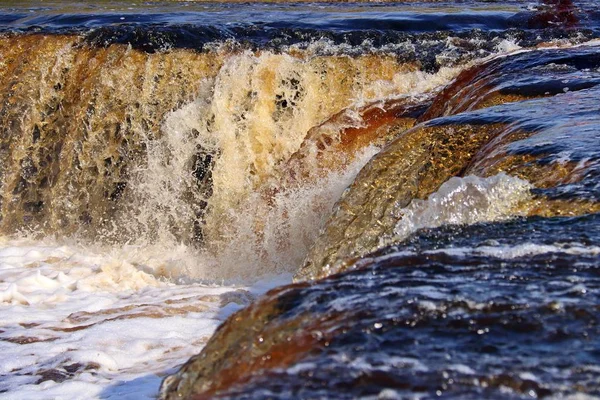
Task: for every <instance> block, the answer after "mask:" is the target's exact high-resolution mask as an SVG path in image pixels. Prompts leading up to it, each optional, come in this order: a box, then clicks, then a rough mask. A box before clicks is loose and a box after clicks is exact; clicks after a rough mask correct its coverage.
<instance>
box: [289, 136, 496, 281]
mask: <svg viewBox="0 0 600 400" xmlns="http://www.w3.org/2000/svg"><path fill="white" fill-rule="evenodd" d="M503 128H504V125H502V124H492V125H483V126H482V125H468V124H464V125H442V126H418V127H415V128H413V129H411V130H409V131H407V132H405V133H404V134H402V135H401V136H400V137H398V138H397V139H396V140H394V141H393V142H392V143H391V144H390V145H389V146H388V147H386V148H385V149H384V150H383V151H382V152H381V153H379V154H378V155H377V156H376V157H374V158H373V160H371V162H369V164H368V165H367V166H366V167H365V168H364V169H363V170H362V171H361V173H360V174H359V175H358V176H357V177H356V180H355V181H354V183H353V184H352V185H351V186H350V188H349V190H348V191H347V192H346V193H345V194H344V196H343V197H342V198H341V199H340V200H339V201H338V204H337V206H336V210H334V212H333V214H332V216H331V217H330V219H329V221H328V223H327V225H326V227H325V230H324V233H323V234H322V236H321V238H322V240H318V241H317V243H316V244H315V246H314V247H313V249H312V250H311V252H310V253H309V255H308V256H307V258H306V262H305V264H304V266H303V267H302V268H301V269H300V271H299V272H298V273H297V274H296V277H295V279H317V278H322V277H325V276H327V275H330V274H332V273H336V272H340V271H343V270H344V265H343V264H344V262H345V260H349V259H354V258H356V257H360V256H362V255H366V254H368V253H370V252H372V251H374V250H376V249H377V248H378V246H379V245H380V243H379V240H380V238H381V237H383V236H385V235H386V234H389V233H391V229H392V228H393V226H394V225H395V222H396V220H397V218H396V217H395V215H394V211H396V210H398V209H400V208H403V207H406V206H407V205H408V204H409V203H410V202H411V201H412V199H415V198H417V199H425V198H427V196H428V195H429V194H431V193H433V192H434V191H436V190H437V189H438V188H439V187H440V186H441V185H442V184H443V183H444V182H446V181H447V180H448V179H450V178H451V177H453V176H457V175H460V174H461V173H462V171H463V169H464V167H465V165H467V164H468V163H469V161H470V160H471V158H472V157H473V156H474V155H475V153H476V152H477V150H478V149H479V148H481V146H483V145H484V144H485V143H488V142H489V141H490V140H491V139H492V138H493V137H495V136H496V135H498V134H499V133H500V132H502V129H503ZM324 238H326V239H324ZM323 239H324V240H323Z"/></svg>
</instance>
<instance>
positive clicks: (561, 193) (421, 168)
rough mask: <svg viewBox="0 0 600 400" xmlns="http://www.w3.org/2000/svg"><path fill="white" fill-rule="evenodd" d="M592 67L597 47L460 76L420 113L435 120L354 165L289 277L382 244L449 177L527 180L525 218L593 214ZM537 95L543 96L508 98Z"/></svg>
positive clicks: (537, 54) (347, 260)
mask: <svg viewBox="0 0 600 400" xmlns="http://www.w3.org/2000/svg"><path fill="white" fill-rule="evenodd" d="M598 67H600V53H599V52H598V49H597V48H595V47H589V48H586V47H583V48H575V49H568V50H567V49H563V50H546V51H530V52H526V53H522V54H517V55H514V56H507V57H504V58H499V59H496V60H492V61H490V62H488V63H486V64H484V65H483V66H476V67H474V68H473V69H472V70H468V71H466V72H464V73H463V74H461V76H459V77H458V78H457V80H456V81H455V82H454V83H453V84H451V85H450V86H449V87H448V88H447V89H446V90H444V91H443V92H442V93H440V95H438V97H437V98H436V99H434V101H433V104H432V106H431V108H430V109H429V110H428V111H427V112H426V113H425V114H424V116H423V117H422V118H427V117H435V116H440V115H441V116H442V117H440V118H434V119H432V120H430V121H427V122H423V123H421V124H420V125H418V126H416V127H415V128H413V129H411V130H409V131H407V132H405V133H403V134H402V135H401V136H400V137H398V138H397V139H395V140H394V141H393V142H392V143H391V144H390V145H388V146H387V147H386V148H385V149H384V150H383V151H382V152H381V153H380V154H378V155H377V156H375V157H374V158H373V160H371V162H370V163H369V164H368V165H367V166H366V167H365V168H364V169H363V170H362V171H361V173H360V174H359V176H357V178H356V180H355V181H354V183H353V184H352V186H351V187H350V188H349V190H348V191H346V192H345V193H344V195H343V196H342V198H341V199H340V200H339V201H338V204H337V206H336V209H335V210H334V213H333V215H332V216H331V218H330V220H329V221H328V223H327V225H326V227H325V230H324V233H323V235H322V236H321V237H320V239H318V240H317V242H316V244H315V246H314V247H313V249H312V250H311V252H310V253H309V255H308V257H307V259H306V261H305V263H304V266H303V267H302V268H301V270H300V271H299V272H298V273H297V275H296V279H298V280H303V279H316V278H322V277H324V276H327V275H329V274H331V273H336V272H340V271H343V270H345V269H346V268H347V266H348V265H353V264H354V260H355V259H357V258H360V257H361V256H364V255H366V254H368V253H370V252H373V251H375V250H377V249H378V248H380V247H382V246H384V245H386V244H390V243H389V242H386V241H385V240H383V239H382V238H385V237H390V236H392V237H393V232H392V231H393V229H394V227H395V226H396V223H397V222H398V219H399V218H401V217H399V215H400V214H401V213H402V211H401V210H402V209H403V208H404V207H406V206H408V204H409V203H410V202H411V201H412V200H413V199H426V198H427V197H428V196H429V195H430V194H432V193H433V192H435V191H437V190H438V188H439V187H440V185H441V184H442V183H444V182H446V181H447V180H448V179H449V178H451V177H453V176H466V175H469V174H474V175H479V176H491V175H495V174H498V173H500V172H505V173H508V174H510V175H513V176H517V177H519V178H522V179H526V180H528V181H529V182H531V183H532V184H533V185H534V186H536V187H537V188H538V189H539V190H536V191H535V193H536V194H537V195H539V197H538V198H537V199H536V200H535V202H537V203H536V204H535V205H532V204H528V205H526V206H523V207H522V210H521V211H523V212H525V213H529V214H540V215H546V216H552V215H577V214H583V213H589V212H595V211H598V210H600V206H599V205H598V200H599V198H598V193H599V190H598V176H599V175H600V165H599V163H598V161H595V160H596V154H598V152H599V151H600V148H598V141H597V139H596V132H598V130H600V125H599V124H600V120H599V119H598V118H599V117H598V115H597V106H598V98H599V93H600V89H598V86H597V85H598V84H600V73H599V72H598ZM488 68H489V70H488ZM569 85H570V86H569ZM560 87H562V89H561V90H558V88H560ZM571 87H572V88H573V90H574V91H571ZM540 88H544V90H546V89H547V90H548V91H547V92H542V91H541V90H542V89H540ZM557 92H560V94H555V93H557ZM513 94H517V95H518V97H517V98H515V97H513ZM551 94H555V95H554V96H551ZM536 96H538V97H539V96H541V97H544V98H540V99H532V100H521V101H517V100H518V99H519V98H530V97H536ZM547 96H551V97H547ZM490 102H491V104H496V103H502V102H505V104H499V105H496V106H493V107H486V106H487V105H489V104H490ZM442 105H443V106H442ZM482 107H486V108H482ZM475 110H476V111H475ZM454 113H456V114H454ZM444 115H449V116H444ZM565 198H569V201H560V202H556V201H553V200H560V199H563V200H564V199H565ZM517 211H518V210H515V212H517Z"/></svg>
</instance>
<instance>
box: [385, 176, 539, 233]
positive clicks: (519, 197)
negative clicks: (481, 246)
mask: <svg viewBox="0 0 600 400" xmlns="http://www.w3.org/2000/svg"><path fill="white" fill-rule="evenodd" d="M531 188H532V185H531V184H530V183H529V182H527V181H524V180H522V179H519V178H516V177H512V176H509V175H506V174H504V173H501V174H498V175H494V176H491V177H489V178H480V177H477V176H466V177H464V178H459V177H453V178H450V179H449V180H448V181H447V182H446V183H444V184H443V185H442V186H441V187H440V188H439V190H438V191H437V192H435V193H433V194H431V195H430V196H429V198H428V199H427V200H419V199H414V200H413V201H412V202H411V203H410V205H409V206H408V207H405V208H402V209H400V210H398V211H397V213H396V215H397V217H398V218H399V220H398V223H397V224H396V226H395V227H394V239H393V240H396V241H397V240H402V239H404V238H406V237H408V236H409V235H410V234H411V233H413V232H416V231H417V230H418V229H421V228H435V227H439V226H442V225H450V224H455V225H459V224H460V225H462V224H474V223H477V222H492V221H501V220H504V219H507V218H510V217H513V216H514V215H515V213H516V209H517V206H519V205H520V204H522V203H523V202H525V201H526V200H528V199H530V198H531V194H530V190H531ZM383 240H384V241H386V242H387V241H389V238H385V239H383Z"/></svg>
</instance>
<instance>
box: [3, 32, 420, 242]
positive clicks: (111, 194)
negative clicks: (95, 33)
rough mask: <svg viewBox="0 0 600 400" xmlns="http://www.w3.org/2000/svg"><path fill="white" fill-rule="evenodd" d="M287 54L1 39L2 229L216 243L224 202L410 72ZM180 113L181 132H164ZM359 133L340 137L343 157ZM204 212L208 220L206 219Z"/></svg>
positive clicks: (362, 60) (373, 60)
mask: <svg viewBox="0 0 600 400" xmlns="http://www.w3.org/2000/svg"><path fill="white" fill-rule="evenodd" d="M296 53H297V54H296V55H294V56H290V55H287V54H274V53H270V52H268V51H258V52H250V51H247V52H243V51H242V52H239V51H237V52H231V51H229V50H223V49H221V50H214V51H213V50H207V51H203V52H197V51H193V50H187V49H173V50H168V51H166V50H165V51H159V52H154V53H145V52H143V51H139V50H136V49H133V48H131V47H128V46H126V45H120V44H112V45H109V46H104V47H96V46H93V45H90V44H88V43H86V42H85V40H84V39H83V38H82V37H80V36H76V35H40V34H31V35H10V36H7V37H2V38H0V55H1V58H2V62H3V64H4V65H5V66H6V68H0V122H1V128H0V129H2V131H1V132H0V133H1V134H2V138H1V139H0V165H1V166H2V175H1V176H0V180H1V182H2V185H1V187H2V193H1V200H0V201H1V207H2V221H1V222H0V230H1V231H2V232H4V233H7V234H12V233H14V232H16V231H21V230H25V231H27V232H33V233H36V234H39V235H44V234H48V233H50V234H59V235H71V234H74V233H75V234H77V235H80V236H84V237H86V236H87V237H93V238H94V239H95V240H96V239H99V238H100V239H102V238H105V239H106V240H109V241H115V240H117V241H118V240H129V238H131V235H132V234H134V235H135V236H137V237H147V238H150V239H149V240H152V238H156V237H158V236H160V235H164V233H165V232H166V233H167V234H168V235H171V236H172V237H173V238H175V240H177V241H182V242H184V243H193V242H195V241H196V240H198V238H199V237H200V238H201V237H202V236H204V238H206V235H207V234H208V235H211V234H212V236H213V237H215V238H218V237H222V236H223V226H230V225H231V220H230V218H229V217H228V215H229V214H230V211H231V209H235V207H236V205H237V204H238V203H239V202H240V201H242V200H243V199H244V198H245V197H246V196H247V195H248V193H250V192H251V191H253V190H256V189H257V188H258V187H259V186H260V185H262V184H263V183H264V182H265V180H268V179H271V178H272V177H273V175H274V174H275V173H276V170H277V167H278V166H280V165H281V164H283V163H285V162H287V160H288V159H289V158H290V157H291V156H292V154H294V153H295V152H296V151H298V149H299V148H300V147H301V145H302V142H303V141H304V138H305V136H306V134H307V132H308V131H309V129H310V128H311V127H314V126H316V125H319V124H321V123H322V122H323V121H326V120H327V119H328V118H330V117H331V116H332V115H334V114H336V113H339V112H340V111H341V110H343V109H345V108H347V107H349V106H351V105H352V102H353V99H355V98H364V99H366V100H367V102H368V101H369V99H374V98H379V97H387V96H388V95H389V92H390V91H393V88H390V87H386V84H385V83H386V82H388V81H391V80H392V79H393V78H394V77H395V76H397V75H398V74H400V75H401V74H404V73H407V74H410V73H411V72H414V71H415V70H417V66H416V65H414V64H405V63H401V62H398V60H396V59H395V58H394V57H391V56H379V55H370V54H365V55H362V56H357V57H348V56H314V55H313V56H308V55H307V54H308V53H304V52H302V51H299V50H298V51H296ZM194 102H197V104H195V103H194ZM186 107H187V109H189V110H190V115H189V116H188V115H185V114H184V115H181V116H177V118H178V119H179V120H180V121H183V123H182V126H176V127H175V128H172V127H170V126H165V125H168V124H169V123H172V122H173V118H172V120H171V121H169V120H168V117H169V116H170V115H172V114H173V112H174V111H179V112H183V111H185V110H184V109H185V108H186ZM194 113H195V114H194ZM370 113H375V114H377V113H378V111H377V110H375V109H374V110H372V111H369V112H367V114H366V118H367V119H369V118H370V115H371V114H370ZM177 118H175V119H177ZM186 118H188V120H186ZM186 124H187V125H186ZM169 129H171V130H172V132H171V131H168V130H169ZM174 129H177V130H174ZM349 132H350V131H349ZM168 135H173V136H174V137H173V139H170V138H166V139H165V136H168ZM175 136H180V138H177V137H175ZM342 136H343V137H344V138H349V137H351V136H352V137H357V136H358V135H357V133H356V132H354V133H352V135H350V134H344V135H342ZM366 141H367V140H363V141H362V142H361V143H360V144H357V142H356V140H354V139H353V140H352V141H351V143H350V142H348V141H347V140H346V139H344V144H345V145H347V147H348V150H347V152H348V153H350V152H353V151H355V149H356V148H358V147H359V146H363V145H364V144H365V142H366ZM178 146H179V147H182V146H188V149H187V150H186V151H187V153H189V156H185V157H187V159H185V160H178V159H175V157H177V156H178V154H177V152H180V151H181V149H180V148H178ZM339 149H341V148H338V150H339ZM153 152H154V153H159V154H158V155H157V156H156V157H162V159H160V160H152V159H151V158H152V157H154V154H153ZM180 161H181V163H182V165H181V166H177V164H176V163H177V162H180ZM152 162H155V164H153V165H154V167H156V168H162V169H163V170H164V171H162V170H161V171H154V170H151V169H150V164H151V163H152ZM172 165H175V166H177V168H181V169H182V170H181V171H175V170H173V168H175V167H172ZM146 168H148V171H147V172H145V169H146ZM169 168H171V169H169ZM161 173H162V174H164V176H162V178H164V179H162V180H156V181H154V180H153V179H154V177H156V176H157V175H160V174H161ZM144 174H145V175H144ZM168 174H179V176H178V179H181V182H179V183H177V182H175V178H172V179H171V178H169V176H168ZM133 181H135V182H133ZM164 194H169V195H170V196H171V197H170V198H168V199H166V198H165V199H162V200H161V198H164ZM211 196H213V197H215V200H214V201H213V202H212V204H209V205H207V203H208V202H209V201H210V200H209V199H208V198H210V197H211ZM206 208H208V210H209V211H208V213H209V214H211V215H213V216H214V218H212V219H213V223H206V224H205V222H207V221H206V219H207V214H206V212H205V209H206ZM144 210H145V211H144ZM200 220H202V221H200ZM200 225H201V227H200ZM200 229H202V230H203V231H206V232H199V230H200Z"/></svg>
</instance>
